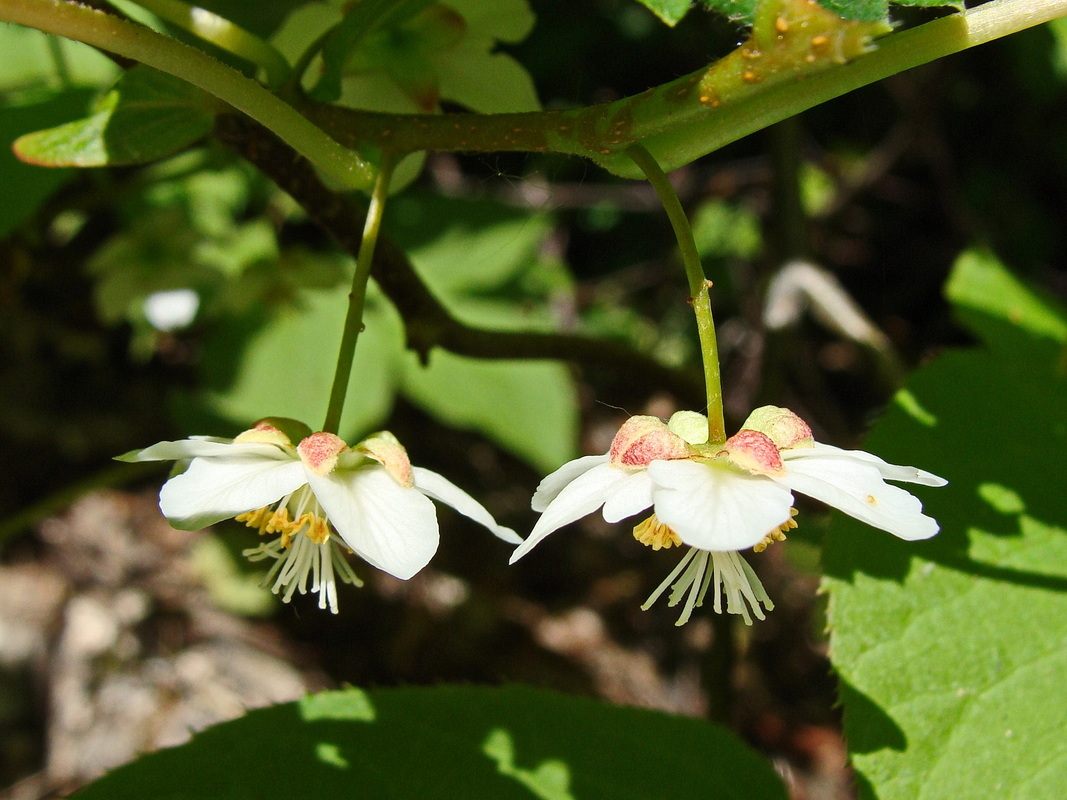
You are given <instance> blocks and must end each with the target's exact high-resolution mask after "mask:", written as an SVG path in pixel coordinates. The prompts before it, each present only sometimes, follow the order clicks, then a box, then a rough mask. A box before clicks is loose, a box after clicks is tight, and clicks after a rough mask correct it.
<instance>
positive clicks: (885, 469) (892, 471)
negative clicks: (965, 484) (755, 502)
mask: <svg viewBox="0 0 1067 800" xmlns="http://www.w3.org/2000/svg"><path fill="white" fill-rule="evenodd" d="M827 457H829V458H839V459H851V460H853V461H859V462H862V463H864V464H870V465H872V466H874V467H875V468H876V469H877V470H878V472H879V474H881V476H882V477H883V478H885V479H886V480H890V481H901V482H902V483H918V484H922V485H923V486H944V485H945V484H947V483H948V481H946V480H945V479H944V478H942V477H940V476H938V475H934V474H933V473H932V472H926V471H925V470H921V469H918V468H917V467H904V466H900V465H898V464H890V463H888V462H886V461H883V460H882V459H880V458H879V457H878V456H876V455H874V454H873V453H868V452H865V451H863V450H842V449H841V448H840V447H834V446H833V445H830V444H821V443H819V442H816V443H815V446H814V447H809V448H802V449H797V450H783V451H782V459H783V460H786V461H789V460H793V459H798V458H827Z"/></svg>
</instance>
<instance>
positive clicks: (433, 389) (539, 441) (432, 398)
mask: <svg viewBox="0 0 1067 800" xmlns="http://www.w3.org/2000/svg"><path fill="white" fill-rule="evenodd" d="M403 392H404V395H405V396H406V397H407V398H408V399H409V400H411V401H412V402H414V403H416V404H417V405H419V406H421V407H422V408H424V409H426V411H427V412H429V413H430V414H432V415H433V416H434V417H436V418H437V419H438V420H440V421H441V422H443V423H445V424H446V425H450V426H452V427H454V428H460V429H465V430H476V431H479V432H481V433H483V434H485V435H486V436H488V437H489V438H491V439H492V440H493V441H495V442H496V443H497V444H499V445H500V446H501V447H503V448H505V449H507V450H509V451H511V452H512V453H514V454H516V455H518V456H520V457H521V458H523V459H525V460H526V461H527V462H528V463H530V464H532V465H533V466H534V467H536V468H537V469H539V470H540V471H542V472H545V473H548V472H551V471H552V470H554V469H556V468H557V467H558V466H559V465H560V464H562V463H563V462H564V461H567V460H569V459H570V458H572V457H573V456H574V448H575V442H577V437H578V420H577V413H576V409H577V398H576V395H575V390H574V383H573V381H572V380H571V377H570V374H569V373H568V372H567V368H566V367H565V366H563V365H562V364H554V363H537V362H532V361H514V362H507V361H480V360H478V359H472V358H463V357H461V356H456V355H453V354H452V353H448V352H445V351H437V352H434V353H433V355H432V356H431V357H430V364H429V366H428V367H423V366H422V365H420V364H418V363H417V362H416V361H415V359H414V357H412V358H411V359H410V360H409V361H408V362H407V364H406V368H405V370H404V379H403Z"/></svg>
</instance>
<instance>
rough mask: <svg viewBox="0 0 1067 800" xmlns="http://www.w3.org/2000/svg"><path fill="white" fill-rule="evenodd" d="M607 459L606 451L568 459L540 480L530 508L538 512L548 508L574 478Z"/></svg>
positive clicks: (605, 461) (604, 462)
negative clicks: (597, 454)
mask: <svg viewBox="0 0 1067 800" xmlns="http://www.w3.org/2000/svg"><path fill="white" fill-rule="evenodd" d="M607 461H608V455H607V454H606V453H605V454H604V455H602V456H582V457H581V458H576V459H574V460H573V461H568V462H567V463H566V464H564V465H563V466H562V467H560V468H559V469H557V470H556V471H555V472H553V473H552V474H550V475H548V476H546V477H545V478H544V480H542V481H541V483H540V484H539V485H538V487H537V491H536V492H534V496H533V500H531V501H530V506H531V508H533V510H534V511H538V512H541V511H544V510H545V509H546V508H548V504H549V503H551V502H552V501H553V500H555V499H556V496H557V495H558V494H559V493H560V492H561V491H563V489H564V488H565V487H566V486H567V485H568V484H570V483H571V482H573V481H574V480H575V478H577V477H578V476H579V475H583V474H585V473H586V472H588V471H589V470H591V469H592V468H593V467H595V466H597V465H598V464H606V463H607Z"/></svg>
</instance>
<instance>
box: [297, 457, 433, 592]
mask: <svg viewBox="0 0 1067 800" xmlns="http://www.w3.org/2000/svg"><path fill="white" fill-rule="evenodd" d="M308 481H309V483H310V484H311V490H312V491H313V492H314V493H315V497H316V498H318V501H319V503H320V504H321V505H322V508H323V510H324V511H325V512H326V516H327V517H329V519H330V522H332V523H333V526H334V528H336V529H337V532H338V533H339V534H340V535H341V538H342V539H344V541H345V544H347V545H348V546H349V547H351V548H352V549H353V550H354V551H355V552H356V555H358V556H359V557H360V558H362V559H364V560H366V561H368V562H370V563H371V564H373V565H374V566H376V567H377V568H378V569H380V570H382V571H384V572H388V573H389V574H390V575H395V576H396V577H397V578H400V579H401V580H405V581H406V580H407V579H408V578H410V577H411V576H412V575H414V574H415V573H417V572H418V571H419V570H420V569H422V568H423V567H425V566H426V565H427V564H428V563H429V561H430V559H431V558H433V555H434V553H436V552H437V544H438V542H439V540H440V535H439V532H438V527H437V511H436V510H435V509H434V506H433V503H431V502H430V501H429V500H428V499H427V498H426V497H424V496H423V495H422V493H421V492H420V491H419V490H418V489H414V488H412V489H406V488H404V487H403V486H401V485H400V484H398V483H397V482H396V481H395V480H394V479H393V478H392V476H391V475H390V474H389V473H388V472H387V471H386V469H385V467H383V466H381V465H379V464H375V465H374V466H367V467H362V468H360V469H356V470H334V471H333V472H331V473H330V474H329V475H325V476H322V477H320V476H318V475H313V474H310V473H309V474H308Z"/></svg>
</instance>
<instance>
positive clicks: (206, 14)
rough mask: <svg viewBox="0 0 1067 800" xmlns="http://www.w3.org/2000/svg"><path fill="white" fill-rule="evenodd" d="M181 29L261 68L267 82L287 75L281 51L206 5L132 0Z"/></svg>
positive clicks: (277, 81) (177, 0)
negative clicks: (213, 11)
mask: <svg viewBox="0 0 1067 800" xmlns="http://www.w3.org/2000/svg"><path fill="white" fill-rule="evenodd" d="M135 2H136V3H137V5H139V6H141V7H142V8H145V9H148V10H149V11H151V12H152V13H153V14H155V15H156V16H157V17H159V18H160V19H164V20H166V21H167V22H169V23H171V24H172V25H176V26H178V27H179V28H181V29H182V30H185V31H188V32H189V33H191V34H193V35H194V36H198V37H200V38H201V39H203V40H204V41H206V42H211V43H212V44H213V45H215V46H216V47H219V48H221V49H223V50H225V51H226V52H228V53H233V54H234V55H236V56H239V57H240V58H243V59H245V60H246V61H249V62H251V63H252V64H255V65H256V66H258V67H261V68H262V69H263V72H264V74H265V76H266V81H267V85H268V86H270V87H272V88H274V89H277V88H278V87H280V86H281V85H282V84H283V83H285V81H286V79H287V78H288V77H289V63H288V62H287V61H286V60H285V58H284V57H283V56H282V54H281V53H279V52H278V51H277V50H275V49H274V48H273V47H272V46H271V45H269V44H267V43H266V42H265V41H263V40H262V39H260V38H259V37H258V36H256V35H255V34H253V33H249V32H248V31H246V30H245V29H244V28H242V27H240V26H239V25H235V24H234V23H232V22H230V21H229V20H228V19H226V18H225V17H220V16H219V15H218V14H214V13H212V12H211V11H208V10H207V9H206V8H200V7H199V6H191V5H189V4H188V3H185V2H182V0H135Z"/></svg>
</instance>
